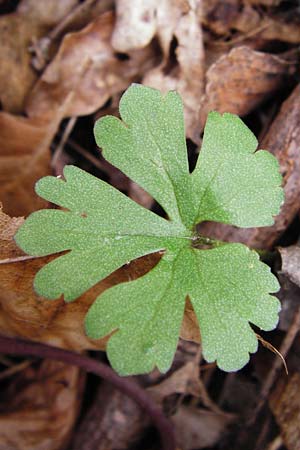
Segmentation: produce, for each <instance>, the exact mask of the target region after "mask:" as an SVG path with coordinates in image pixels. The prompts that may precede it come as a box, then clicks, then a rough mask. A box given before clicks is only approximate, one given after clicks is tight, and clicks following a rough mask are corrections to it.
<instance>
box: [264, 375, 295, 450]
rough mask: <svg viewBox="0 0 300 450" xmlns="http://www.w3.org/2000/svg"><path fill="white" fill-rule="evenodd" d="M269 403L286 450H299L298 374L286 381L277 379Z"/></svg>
mask: <svg viewBox="0 0 300 450" xmlns="http://www.w3.org/2000/svg"><path fill="white" fill-rule="evenodd" d="M269 403H270V406H271V410H272V412H273V414H274V416H275V419H276V422H277V423H278V425H279V428H280V431H281V436H282V438H283V442H284V445H285V446H286V448H287V449H288V450H299V449H300V428H299V416H300V374H299V373H294V374H293V375H292V376H291V377H290V378H289V380H288V381H286V379H282V378H279V381H278V383H277V386H276V388H275V390H274V391H273V393H272V395H271V397H270V401H269Z"/></svg>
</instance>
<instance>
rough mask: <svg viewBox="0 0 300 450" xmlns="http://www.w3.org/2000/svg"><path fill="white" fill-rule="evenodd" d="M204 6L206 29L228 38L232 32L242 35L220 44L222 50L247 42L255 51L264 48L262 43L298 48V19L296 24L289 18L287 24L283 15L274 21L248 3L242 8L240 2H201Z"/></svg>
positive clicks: (238, 0) (233, 0) (228, 0)
mask: <svg viewBox="0 0 300 450" xmlns="http://www.w3.org/2000/svg"><path fill="white" fill-rule="evenodd" d="M264 1H267V0H264ZM270 1H271V0H270ZM202 4H203V14H202V23H203V25H205V27H206V28H208V29H209V30H211V31H212V32H213V33H215V34H217V35H225V36H226V37H228V36H230V35H231V33H232V31H238V32H240V35H239V36H238V37H236V35H235V36H234V37H233V38H232V41H225V42H224V41H221V42H218V43H217V44H219V45H221V46H222V45H223V46H225V47H228V46H231V45H234V44H236V43H237V42H242V41H248V40H250V41H251V42H252V43H254V46H256V47H257V46H261V45H262V42H263V41H271V40H277V41H283V42H289V43H295V44H296V43H299V41H300V27H299V23H297V19H296V20H295V21H293V20H291V16H290V17H289V18H288V19H287V20H284V19H283V17H284V16H283V15H282V12H281V14H277V17H272V16H271V15H268V13H267V12H263V11H259V10H258V9H255V8H253V7H252V6H251V5H250V4H249V3H248V2H244V4H241V1H240V0H202ZM295 9H296V8H295ZM214 44H216V42H214Z"/></svg>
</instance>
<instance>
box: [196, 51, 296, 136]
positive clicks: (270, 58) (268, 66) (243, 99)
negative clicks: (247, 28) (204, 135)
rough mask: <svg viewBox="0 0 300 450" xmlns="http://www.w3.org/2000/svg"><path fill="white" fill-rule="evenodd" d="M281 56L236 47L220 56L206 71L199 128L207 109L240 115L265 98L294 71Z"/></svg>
mask: <svg viewBox="0 0 300 450" xmlns="http://www.w3.org/2000/svg"><path fill="white" fill-rule="evenodd" d="M295 69H296V67H295V64H291V63H289V62H288V61H286V60H285V59H283V58H281V57H278V56H275V55H270V54H268V53H262V52H257V51H255V50H252V49H251V48H249V47H245V46H242V47H237V48H234V49H233V50H231V51H230V52H229V53H226V54H225V55H223V56H221V57H220V58H219V59H218V60H217V61H216V62H215V63H214V64H212V66H211V67H210V68H209V69H208V71H207V73H206V80H207V81H206V87H205V93H204V96H203V98H202V99H201V103H200V111H199V120H200V125H201V129H203V127H204V124H205V122H206V118H207V114H208V113H209V111H212V110H214V111H219V112H221V113H223V112H230V113H233V114H238V115H240V116H244V115H246V114H248V113H249V112H250V111H252V110H253V109H254V108H255V107H257V105H259V104H260V103H261V102H262V101H263V100H265V99H267V98H268V97H269V96H270V95H271V94H272V93H274V91H276V90H277V89H278V88H279V87H280V86H281V85H282V84H283V83H284V81H286V80H287V77H288V75H291V74H292V73H294V72H295Z"/></svg>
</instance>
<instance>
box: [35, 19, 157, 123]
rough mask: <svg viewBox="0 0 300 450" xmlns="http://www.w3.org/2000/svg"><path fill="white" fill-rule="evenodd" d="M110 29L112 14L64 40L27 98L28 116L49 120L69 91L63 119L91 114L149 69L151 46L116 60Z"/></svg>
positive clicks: (155, 57) (150, 64)
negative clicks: (70, 98)
mask: <svg viewBox="0 0 300 450" xmlns="http://www.w3.org/2000/svg"><path fill="white" fill-rule="evenodd" d="M113 28H114V14H113V13H112V12H107V13H104V14H102V15H100V16H99V17H98V18H96V19H95V20H94V21H92V22H91V23H90V24H88V25H87V26H86V27H85V28H83V29H82V30H80V31H78V32H74V33H69V34H67V35H66V36H65V37H64V39H63V41H62V44H61V46H60V48H59V50H58V53H57V54H56V56H55V57H54V59H53V60H52V62H51V63H50V64H49V65H48V66H47V68H46V69H45V71H44V72H43V74H42V76H41V78H40V79H39V80H38V82H37V83H36V85H35V86H34V88H33V90H32V91H31V93H30V96H29V97H28V101H27V105H26V111H27V113H28V115H29V116H30V117H42V118H43V119H45V120H47V119H49V118H50V119H51V118H52V116H53V115H54V114H55V111H56V110H57V108H58V107H59V105H60V104H61V102H62V100H64V99H65V98H66V97H67V95H68V94H69V93H70V92H71V91H73V92H74V96H73V99H72V101H71V102H70V104H69V106H68V108H66V110H65V113H64V117H68V116H78V115H86V114H91V113H93V112H94V111H96V110H97V109H99V108H100V107H101V106H103V105H104V104H105V103H106V101H107V100H108V99H109V98H110V97H111V96H112V95H114V94H116V93H118V92H121V91H123V90H124V89H126V87H127V86H128V84H130V83H131V81H132V80H133V79H134V78H135V77H136V76H137V75H139V76H141V75H142V74H143V73H144V71H146V70H148V69H149V68H150V67H152V66H153V64H154V63H155V61H156V59H157V56H156V55H155V51H154V48H152V47H151V46H149V47H147V48H146V49H142V50H138V51H135V52H132V53H130V54H129V55H128V58H127V59H125V60H122V59H121V60H120V59H119V58H118V55H117V54H116V52H115V51H114V49H113V48H112V45H111V35H112V31H113ZM84 64H86V67H85V68H84V70H82V67H83V65H84ZM74 68H76V69H74ZM79 78H80V80H79Z"/></svg>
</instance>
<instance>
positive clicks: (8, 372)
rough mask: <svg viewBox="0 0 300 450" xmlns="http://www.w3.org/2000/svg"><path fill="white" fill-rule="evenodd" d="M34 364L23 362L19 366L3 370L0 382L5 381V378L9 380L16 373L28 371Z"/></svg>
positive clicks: (0, 374)
mask: <svg viewBox="0 0 300 450" xmlns="http://www.w3.org/2000/svg"><path fill="white" fill-rule="evenodd" d="M30 364H32V361H28V360H27V361H22V362H21V363H19V364H15V365H14V366H11V367H9V368H8V369H5V370H3V371H2V372H0V380H4V379H5V378H9V377H11V376H12V375H14V374H15V373H18V372H21V371H22V370H24V369H26V368H27V367H28V366H30Z"/></svg>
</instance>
